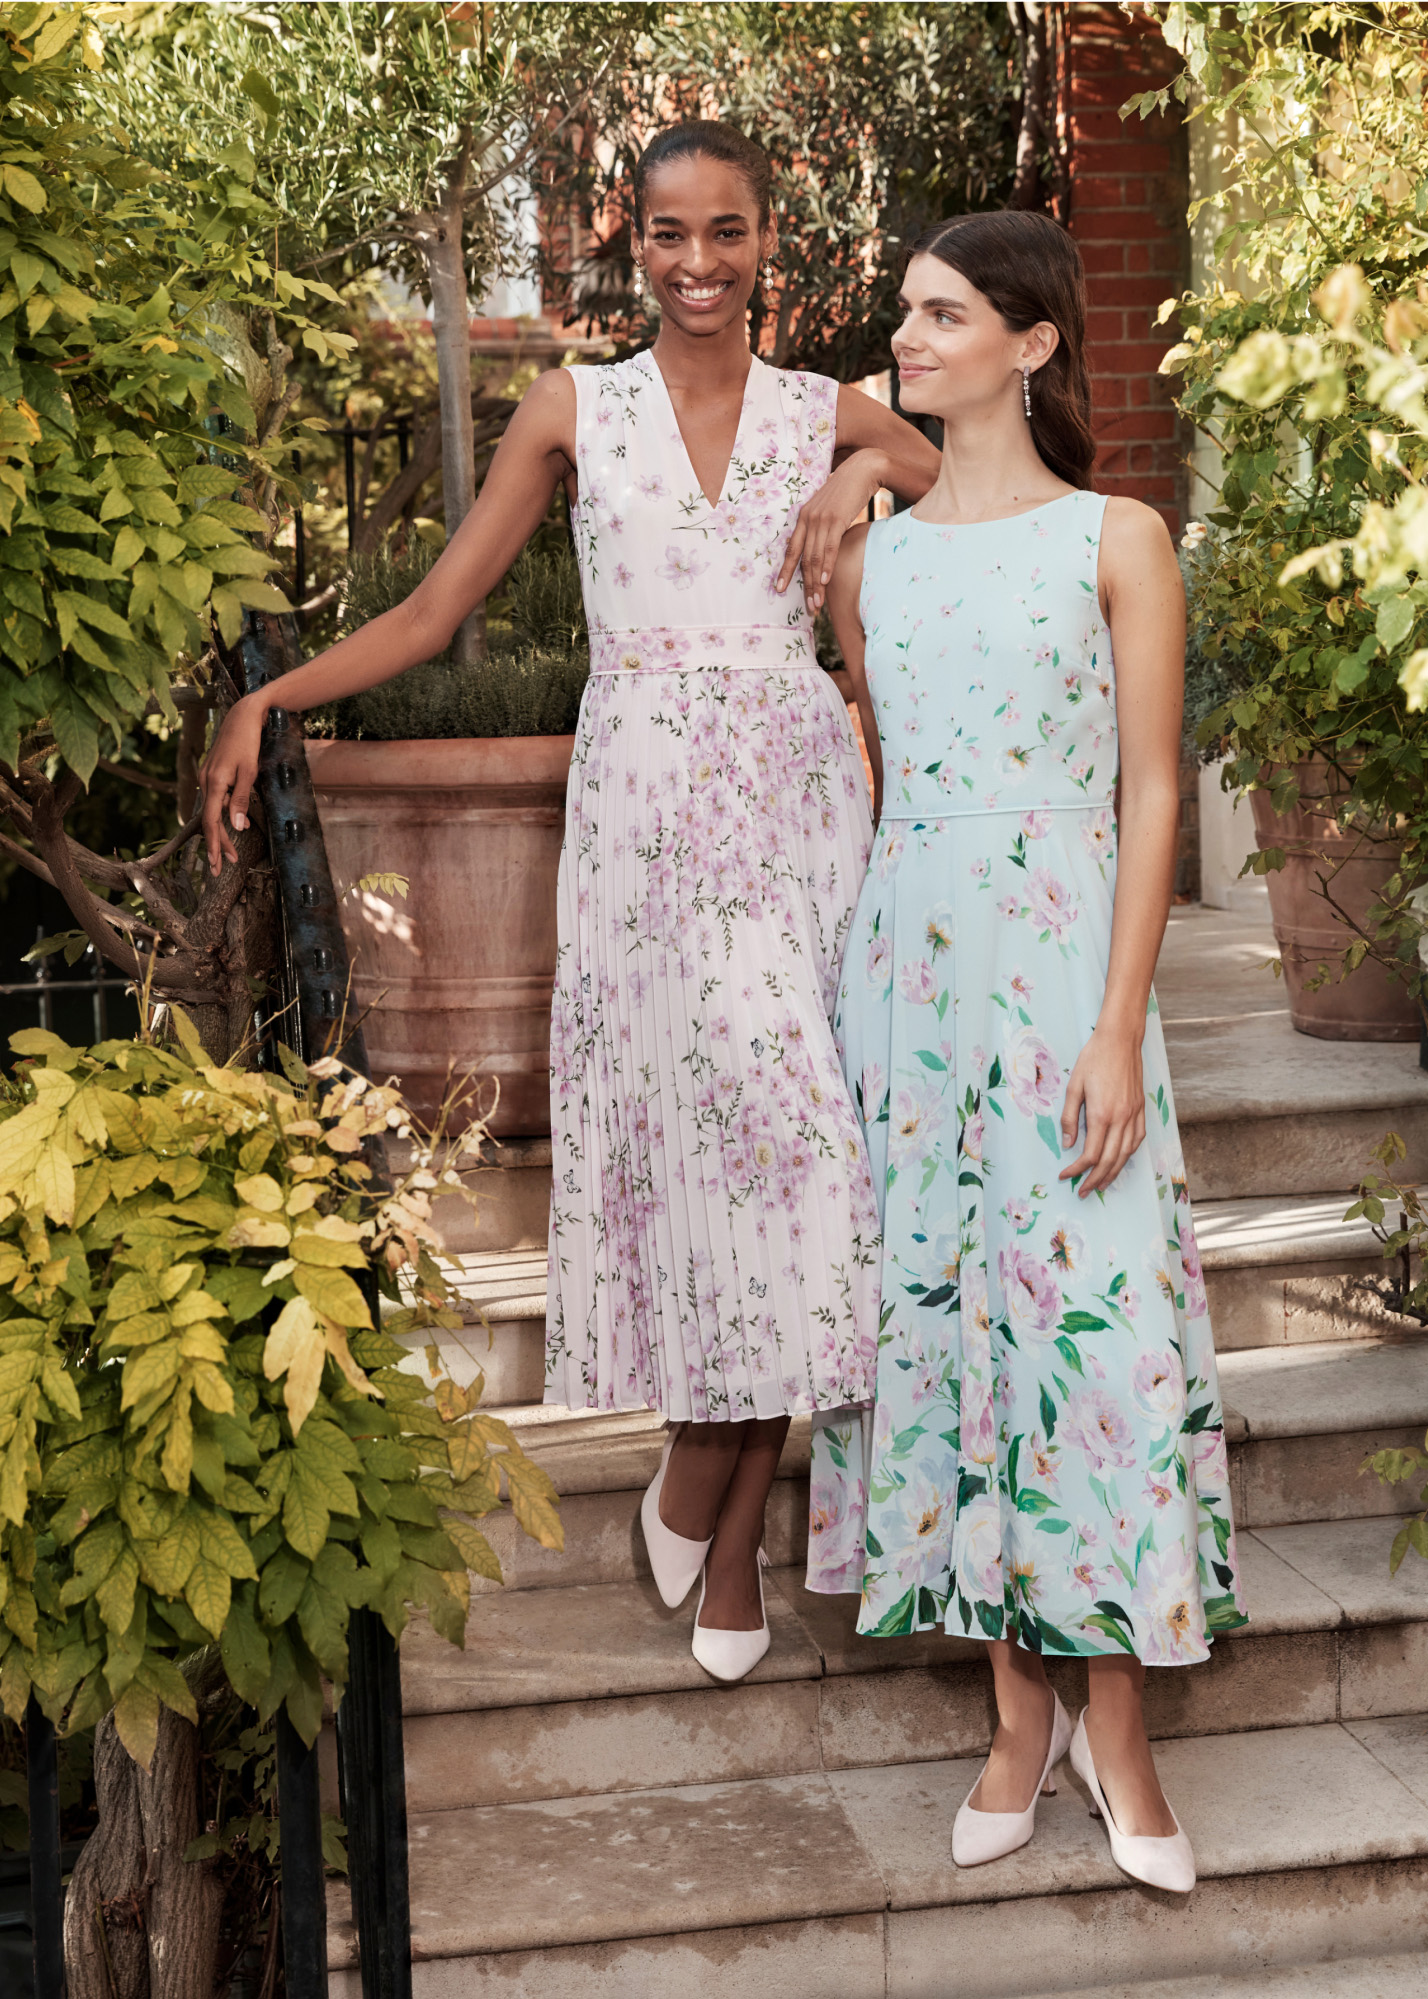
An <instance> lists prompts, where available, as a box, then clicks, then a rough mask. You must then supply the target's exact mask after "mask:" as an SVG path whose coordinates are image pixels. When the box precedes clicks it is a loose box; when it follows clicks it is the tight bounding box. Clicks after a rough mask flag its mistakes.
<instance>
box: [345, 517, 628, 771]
mask: <svg viewBox="0 0 1428 1999" xmlns="http://www.w3.org/2000/svg"><path fill="white" fill-rule="evenodd" d="M436 557H437V551H436V550H434V549H433V548H431V547H430V546H429V545H428V544H427V543H425V542H422V541H416V542H414V543H413V545H412V546H411V547H410V548H409V549H408V551H407V552H406V553H405V554H404V555H402V556H394V555H393V554H392V552H391V550H390V548H383V549H381V550H379V551H378V552H377V553H376V554H375V555H368V556H358V557H355V558H354V560H353V562H352V564H351V566H350V568H349V570H348V580H347V594H346V607H345V610H344V614H343V620H342V629H343V631H344V632H348V631H355V630H356V629H357V627H358V626H359V625H364V624H366V623H367V622H368V621H369V620H370V619H372V618H375V617H379V616H380V615H381V614H382V612H383V611H389V610H391V609H392V607H393V606H394V605H396V604H400V603H401V602H403V600H404V599H405V598H407V597H408V596H410V595H411V593H412V591H413V590H414V589H415V588H416V587H417V585H418V584H419V583H420V582H421V580H422V578H423V577H424V576H426V575H427V573H428V572H429V570H430V569H431V566H432V564H433V563H434V562H435V561H436ZM505 599H506V606H505V607H506V610H507V613H508V617H509V626H510V629H509V630H508V631H499V630H497V631H493V632H492V634H491V651H490V656H489V657H488V658H486V659H484V660H481V661H478V662H477V663H476V664H475V665H474V666H458V665H457V664H456V663H455V662H454V660H453V659H452V656H451V651H450V649H448V650H447V651H445V652H443V653H440V654H438V655H437V657H436V658H435V659H431V660H427V661H426V662H425V663H424V664H422V665H420V666H414V667H411V668H409V669H408V671H407V672H405V673H402V674H398V676H397V677H396V679H395V680H388V681H384V682H383V684H382V685H381V686H380V687H371V688H368V689H367V691H366V692H365V693H363V694H353V695H350V696H349V697H348V698H347V699H345V700H342V701H334V702H332V703H331V704H330V706H328V707H326V708H322V709H319V710H317V711H316V712H315V713H314V716H313V718H312V720H313V728H314V732H315V733H321V734H325V735H333V736H337V737H340V738H342V739H343V740H346V741H353V740H356V739H357V738H359V737H361V738H366V739H367V740H369V741H372V742H381V743H394V742H411V741H416V740H419V739H421V738H423V737H428V736H562V735H567V734H569V732H570V731H571V730H572V729H573V728H574V727H575V718H576V716H577V715H578V714H579V712H580V697H581V695H582V694H583V693H584V691H585V682H586V679H587V677H588V675H589V671H590V662H589V653H588V641H587V638H586V631H585V612H584V607H583V605H582V603H581V597H580V572H579V570H578V569H577V567H576V562H575V555H574V551H573V550H572V549H571V547H570V545H569V543H568V542H567V541H564V540H561V541H560V542H558V543H554V544H553V545H550V546H541V545H533V546H532V547H530V548H527V549H525V550H524V551H523V552H522V553H521V555H520V556H518V557H517V559H516V562H515V564H514V565H513V567H512V569H511V573H510V575H509V576H508V577H507V579H506V584H505Z"/></svg>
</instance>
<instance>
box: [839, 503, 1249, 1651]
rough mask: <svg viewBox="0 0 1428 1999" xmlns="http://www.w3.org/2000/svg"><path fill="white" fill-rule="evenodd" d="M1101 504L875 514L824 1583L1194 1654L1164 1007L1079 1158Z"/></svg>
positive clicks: (1207, 1524)
mask: <svg viewBox="0 0 1428 1999" xmlns="http://www.w3.org/2000/svg"><path fill="white" fill-rule="evenodd" d="M1104 510H1105V501H1104V499H1102V498H1099V497H1097V496H1096V495H1094V494H1091V493H1073V494H1068V495H1067V496H1066V497H1064V498H1063V499H1061V500H1058V501H1055V502H1053V503H1051V504H1050V505H1048V506H1045V507H1041V508H1038V509H1037V510H1036V511H1035V512H1033V513H1028V514H1023V515H1019V516H1016V517H1014V518H1012V519H1010V520H1003V521H993V522H986V523H981V524H978V525H975V526H970V527H956V528H953V527H941V526H937V525H934V524H932V523H929V522H922V521H918V520H914V519H913V518H912V517H911V516H910V515H908V514H903V515H901V516H900V517H897V518H895V519H893V520H891V521H887V522H881V523H879V524H878V525H876V526H874V527H873V528H872V529H871V530H870V533H869V538H868V544H867V551H866V559H865V564H864V577H863V590H862V605H861V609H862V618H863V625H864V630H865V632H866V635H867V672H868V681H869V685H870V688H871V691H872V696H873V701H874V704H875V706H876V709H877V716H878V727H879V731H880V733H881V737H882V745H883V763H884V768H885V773H886V777H885V798H884V805H883V819H882V824H881V827H880V828H879V831H878V834H877V838H876V841H875V843H874V848H873V857H872V862H871V866H870V869H869V873H868V877H867V880H866V882H865V883H864V886H863V891H862V895H861V898H860V900H859V903H858V907H857V911H856V913H855V916H854V919H853V927H852V930H851V932H850V936H849V941H848V947H847V950H846V952H845V954H844V959H843V971H842V978H841V984H840V996H839V1006H838V1011H837V1014H836V1016H835V1032H836V1033H837V1035H838V1036H839V1041H840V1047H841V1049H842V1052H843V1060H844V1069H845V1072H846V1074H847V1077H848V1080H849V1084H850V1087H851V1089H852V1093H853V1098H854V1103H855V1105H856V1107H857V1109H858V1112H859V1115H860V1118H861V1121H862V1125H863V1130H864V1134H865V1136H866V1138H867V1142H868V1150H869V1154H870V1157H871V1161H872V1168H873V1179H874V1184H875V1186H876V1187H877V1189H878V1191H879V1196H880V1199H881V1201H882V1204H883V1221H884V1250H883V1269H882V1308H881V1329H880V1336H879V1346H878V1357H877V1393H876V1401H875V1404H874V1407H873V1409H872V1411H871V1412H866V1411H863V1412H860V1411H843V1412H841V1413H837V1412H835V1413H830V1414H825V1415H823V1416H820V1417H818V1418H816V1419H815V1422H816V1425H817V1427H816V1429H815V1436H814V1452H813V1486H812V1511H811V1533H810V1554H809V1576H808V1582H809V1587H810V1588H811V1589H815V1590H821V1591H836V1590H853V1589H861V1591H862V1599H863V1600H862V1607H861V1611H860V1614H859V1620H858V1629H859V1630H860V1631H863V1632H868V1633H872V1634H874V1635H879V1636H882V1635H891V1634H893V1633H900V1632H909V1631H920V1630H925V1629H927V1628H929V1627H931V1626H934V1625H939V1624H945V1626H946V1628H947V1630H949V1631H951V1632H954V1633H956V1634H958V1635H963V1634H965V1635H969V1636H971V1637H985V1638H1000V1637H1012V1638H1015V1639H1017V1640H1018V1641H1019V1642H1020V1643H1021V1644H1022V1645H1024V1646H1026V1647H1028V1648H1029V1649H1030V1650H1032V1651H1037V1652H1059V1653H1081V1654H1095V1653H1114V1652H1117V1651H1122V1652H1130V1653H1134V1654H1135V1655H1136V1656H1137V1657H1138V1658H1140V1659H1142V1660H1144V1661H1145V1662H1146V1663H1147V1664H1148V1665H1185V1664H1188V1663H1190V1662H1191V1661H1193V1660H1197V1659H1203V1658H1205V1657H1206V1656H1207V1651H1208V1646H1209V1644H1210V1641H1211V1638H1212V1636H1213V1634H1214V1633H1215V1632H1216V1631H1224V1630H1229V1629H1231V1628H1232V1627H1234V1626H1237V1625H1240V1624H1243V1623H1244V1622H1245V1618H1244V1614H1243V1605H1242V1600H1241V1595H1240V1587H1239V1581H1238V1573H1237V1566H1236V1558H1235V1540H1234V1528H1233V1525H1232V1522H1231V1518H1230V1491H1229V1469H1228V1464H1227V1461H1226V1454H1225V1438H1224V1428H1223V1423H1222V1418H1221V1413H1220V1398H1219V1391H1218V1386H1217V1382H1216V1372H1215V1353H1214V1346H1213V1344H1212V1341H1211V1335H1210V1322H1209V1317H1208V1309H1207V1305H1206V1298H1205V1284H1204V1278H1203V1276H1202V1273H1201V1268H1200V1258H1199V1254H1198V1252H1197V1250H1196V1247H1195V1231H1194V1227H1193V1224H1192V1222H1191V1216H1190V1203H1189V1195H1188V1192H1187V1188H1186V1180H1185V1167H1184V1163H1183V1160H1182V1156H1181V1151H1180V1141H1179V1134H1178V1132H1177V1129H1176V1124H1175V1110H1174V1105H1173V1103H1172V1101H1171V1093H1170V1073H1169V1068H1168V1065H1167V1062H1166V1056H1165V1043H1164V1039H1163V1036H1162V1034H1161V1028H1160V1020H1159V1017H1158V1013H1157V1009H1156V1004H1155V1000H1154V997H1153V996H1152V998H1151V1002H1150V1011H1149V1018H1148V1020H1147V1022H1146V1036H1145V1048H1144V1069H1145V1097H1146V1125H1147V1137H1146V1142H1145V1144H1144V1145H1142V1146H1141V1147H1140V1149H1139V1150H1138V1151H1137V1153H1136V1154H1135V1156H1134V1157H1133V1158H1132V1159H1131V1161H1130V1163H1129V1164H1128V1165H1127V1166H1126V1167H1125V1169H1124V1170H1123V1172H1122V1173H1121V1175H1120V1177H1119V1178H1118V1179H1117V1180H1116V1182H1115V1183H1114V1185H1113V1186H1112V1187H1110V1188H1109V1189H1108V1190H1107V1191H1105V1192H1103V1193H1100V1194H1095V1195H1092V1196H1091V1197H1090V1198H1089V1199H1088V1200H1085V1201H1082V1200H1080V1199H1078V1198H1077V1197H1076V1195H1075V1194H1074V1193H1073V1192H1072V1188H1071V1183H1070V1182H1069V1181H1061V1180H1058V1177H1057V1176H1058V1175H1059V1173H1060V1172H1061V1170H1062V1167H1063V1165H1065V1164H1066V1162H1067V1159H1068V1157H1074V1156H1075V1154H1074V1153H1072V1154H1069V1155H1068V1154H1066V1153H1064V1152H1063V1150H1062V1146H1061V1143H1060V1132H1059V1126H1060V1115H1061V1107H1062V1104H1063V1102H1064V1099H1065V1091H1066V1084H1067V1080H1068V1078H1069V1077H1070V1074H1071V1070H1072V1068H1073V1066H1074V1064H1075V1062H1076V1058H1077V1056H1078V1055H1079V1054H1080V1052H1081V1049H1082V1048H1083V1046H1084V1045H1085V1043H1086V1041H1087V1040H1088V1039H1089V1037H1090V1035H1091V1032H1092V1030H1093V1028H1094V1026H1095V1023H1096V1016H1097V1014H1098V1012H1099V1010H1100V1006H1101V1000H1102V997H1103V995H1104V991H1105V980H1106V968H1107V963H1108V958H1109V953H1110V941H1111V913H1112V903H1113V898H1114V894H1115V870H1116V859H1115V853H1116V821H1115V810H1114V791H1115V783H1116V774H1117V747H1116V709H1115V673H1114V667H1113V663H1112V659H1111V644H1110V633H1109V631H1108V629H1107V627H1106V623H1105V620H1104V618H1103V616H1102V614H1101V609H1100V603H1099V599H1098V595H1097V586H1096V568H1097V556H1098V551H1099V546H1100V532H1101V521H1102V516H1103V514H1104ZM1077 1149H1078V1150H1079V1147H1078V1148H1077Z"/></svg>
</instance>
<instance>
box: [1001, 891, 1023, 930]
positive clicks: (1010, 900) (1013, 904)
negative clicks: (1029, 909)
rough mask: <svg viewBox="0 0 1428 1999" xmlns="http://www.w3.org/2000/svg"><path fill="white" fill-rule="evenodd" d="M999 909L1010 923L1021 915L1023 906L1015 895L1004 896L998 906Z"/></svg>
mask: <svg viewBox="0 0 1428 1999" xmlns="http://www.w3.org/2000/svg"><path fill="white" fill-rule="evenodd" d="M997 909H998V910H999V912H1000V913H1001V914H1002V915H1003V916H1004V917H1005V918H1006V919H1007V921H1008V923H1010V922H1012V921H1014V920H1015V918H1017V917H1018V916H1020V915H1021V904H1020V903H1019V902H1018V901H1017V899H1016V897H1015V896H1014V895H1004V896H1003V897H1002V899H1001V901H1000V902H999V903H998V904H997Z"/></svg>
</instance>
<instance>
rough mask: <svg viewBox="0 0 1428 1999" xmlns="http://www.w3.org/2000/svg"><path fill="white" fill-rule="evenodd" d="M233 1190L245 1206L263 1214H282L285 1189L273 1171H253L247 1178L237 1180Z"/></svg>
mask: <svg viewBox="0 0 1428 1999" xmlns="http://www.w3.org/2000/svg"><path fill="white" fill-rule="evenodd" d="M233 1191H234V1193H235V1194H236V1195H237V1196H238V1198H239V1200H240V1201H242V1202H243V1203H244V1204H245V1206H247V1207H250V1208H257V1209H258V1210H259V1212H260V1213H262V1214H265V1215H280V1214H281V1213H282V1211H283V1190H282V1188H281V1187H280V1186H279V1185H278V1183H277V1181H276V1180H275V1179H274V1178H273V1176H272V1174H271V1173H252V1174H250V1175H249V1176H248V1178H247V1179H246V1180H235V1181H234V1182H233Z"/></svg>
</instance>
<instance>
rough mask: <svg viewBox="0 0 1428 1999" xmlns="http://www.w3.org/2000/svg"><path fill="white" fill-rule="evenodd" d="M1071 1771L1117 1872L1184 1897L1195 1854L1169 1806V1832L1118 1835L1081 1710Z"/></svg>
mask: <svg viewBox="0 0 1428 1999" xmlns="http://www.w3.org/2000/svg"><path fill="white" fill-rule="evenodd" d="M1071 1768H1072V1769H1073V1770H1074V1771H1075V1772H1076V1775H1077V1776H1078V1777H1079V1778H1080V1779H1081V1782H1082V1783H1083V1784H1084V1785H1085V1786H1086V1789H1087V1790H1088V1791H1089V1792H1090V1793H1091V1816H1092V1817H1093V1818H1099V1819H1101V1820H1102V1821H1103V1822H1104V1824H1105V1828H1106V1837H1107V1839H1109V1840H1110V1842H1111V1858H1112V1860H1114V1861H1115V1863H1116V1865H1117V1867H1119V1868H1120V1870H1121V1872H1122V1873H1123V1874H1129V1875H1130V1876H1131V1877H1132V1879H1133V1880H1136V1881H1144V1882H1145V1884H1146V1886H1147V1887H1148V1888H1168V1889H1169V1890H1170V1892H1171V1894H1172V1895H1188V1894H1189V1893H1190V1890H1191V1889H1192V1888H1193V1887H1194V1886H1195V1854H1194V1850H1193V1848H1192V1847H1191V1845H1190V1841H1189V1840H1188V1839H1187V1838H1186V1836H1185V1834H1184V1833H1183V1832H1182V1831H1181V1830H1180V1821H1179V1819H1175V1813H1174V1811H1173V1810H1171V1808H1170V1806H1169V1804H1168V1803H1167V1805H1166V1810H1167V1811H1169V1812H1170V1816H1171V1817H1172V1818H1173V1819H1175V1830H1174V1832H1172V1833H1164V1834H1156V1833H1127V1832H1122V1831H1121V1830H1120V1828H1119V1827H1118V1826H1117V1824H1116V1822H1115V1820H1114V1819H1113V1818H1112V1817H1111V1808H1110V1806H1109V1805H1108V1804H1107V1803H1106V1799H1105V1793H1104V1792H1103V1791H1102V1789H1101V1784H1100V1779H1099V1778H1098V1777H1097V1775H1096V1766H1095V1763H1094V1762H1093V1761H1092V1759H1091V1745H1090V1743H1089V1742H1088V1741H1087V1739H1086V1710H1085V1709H1084V1708H1083V1709H1082V1710H1081V1718H1080V1720H1079V1721H1078V1722H1077V1723H1076V1733H1075V1734H1074V1735H1073V1736H1072V1738H1071Z"/></svg>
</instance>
